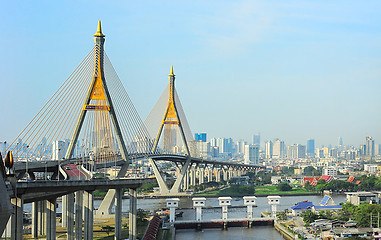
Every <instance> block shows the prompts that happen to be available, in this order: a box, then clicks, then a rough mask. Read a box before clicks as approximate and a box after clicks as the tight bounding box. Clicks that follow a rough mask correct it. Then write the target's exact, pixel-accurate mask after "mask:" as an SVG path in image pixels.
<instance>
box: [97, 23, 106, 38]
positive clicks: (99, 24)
mask: <svg viewBox="0 0 381 240" xmlns="http://www.w3.org/2000/svg"><path fill="white" fill-rule="evenodd" d="M94 37H105V35H104V34H103V33H102V25H101V20H99V21H98V28H97V32H96V33H95V34H94Z"/></svg>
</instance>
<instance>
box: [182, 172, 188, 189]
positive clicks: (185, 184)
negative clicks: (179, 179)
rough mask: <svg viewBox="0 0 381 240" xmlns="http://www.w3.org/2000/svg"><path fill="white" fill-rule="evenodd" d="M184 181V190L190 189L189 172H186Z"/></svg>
mask: <svg viewBox="0 0 381 240" xmlns="http://www.w3.org/2000/svg"><path fill="white" fill-rule="evenodd" d="M183 181H184V190H187V189H188V187H189V171H186V173H185V176H184V180H183Z"/></svg>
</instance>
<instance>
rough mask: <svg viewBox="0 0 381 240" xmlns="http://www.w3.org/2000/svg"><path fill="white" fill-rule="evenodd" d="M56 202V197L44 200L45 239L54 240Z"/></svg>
mask: <svg viewBox="0 0 381 240" xmlns="http://www.w3.org/2000/svg"><path fill="white" fill-rule="evenodd" d="M56 203H57V199H56V198H53V199H49V200H46V212H45V215H46V224H45V227H46V239H47V240H55V239H56Z"/></svg>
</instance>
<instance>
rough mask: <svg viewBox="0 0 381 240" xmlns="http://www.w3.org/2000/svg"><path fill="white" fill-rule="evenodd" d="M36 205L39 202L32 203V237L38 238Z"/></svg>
mask: <svg viewBox="0 0 381 240" xmlns="http://www.w3.org/2000/svg"><path fill="white" fill-rule="evenodd" d="M38 205H39V202H33V203H32V237H33V238H38Z"/></svg>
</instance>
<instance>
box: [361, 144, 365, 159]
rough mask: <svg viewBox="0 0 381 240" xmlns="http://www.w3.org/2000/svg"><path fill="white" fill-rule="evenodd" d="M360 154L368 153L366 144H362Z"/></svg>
mask: <svg viewBox="0 0 381 240" xmlns="http://www.w3.org/2000/svg"><path fill="white" fill-rule="evenodd" d="M360 155H361V156H365V155H366V145H360Z"/></svg>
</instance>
